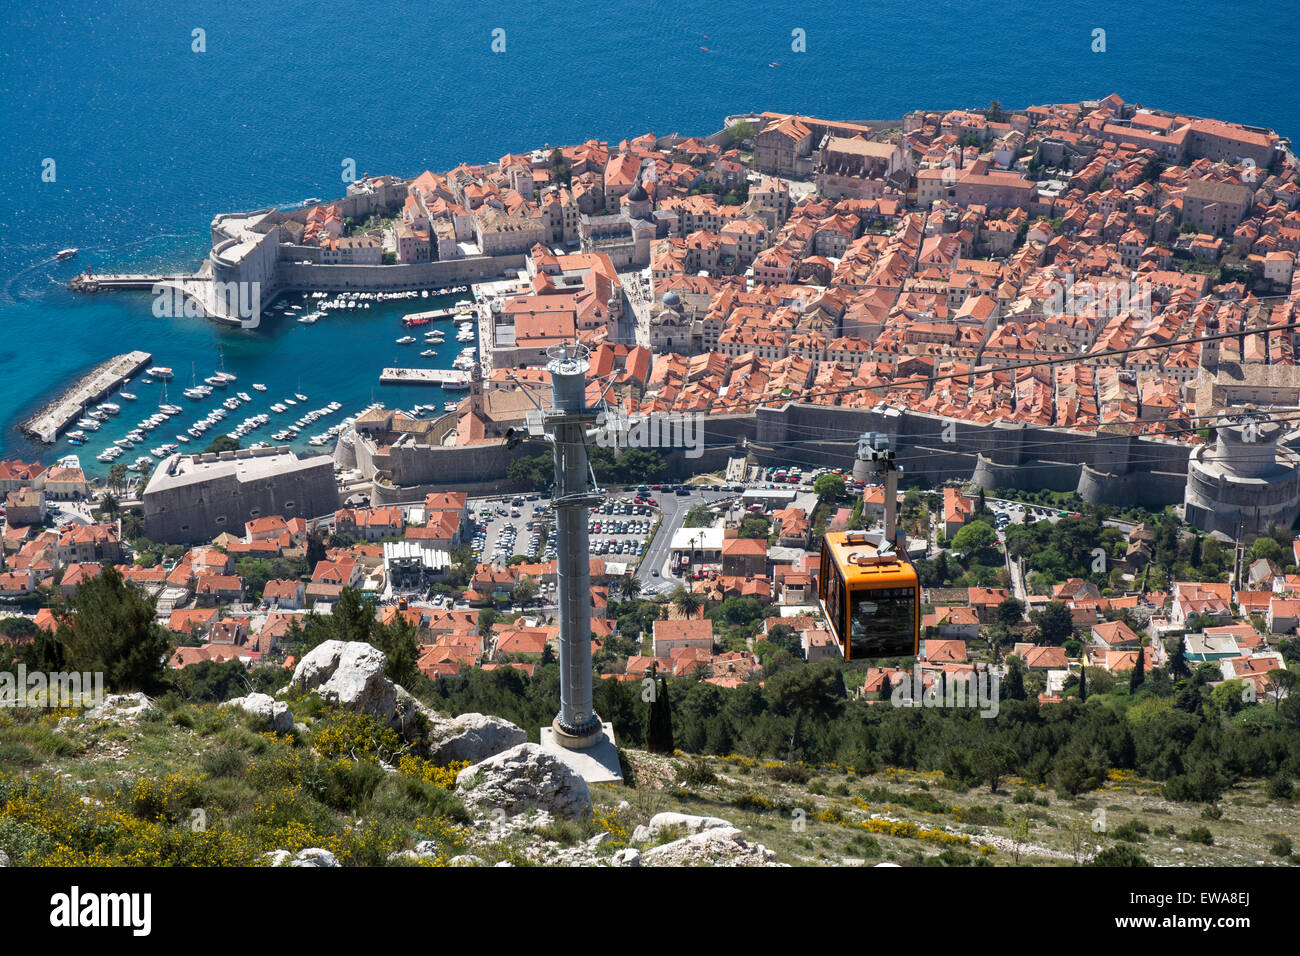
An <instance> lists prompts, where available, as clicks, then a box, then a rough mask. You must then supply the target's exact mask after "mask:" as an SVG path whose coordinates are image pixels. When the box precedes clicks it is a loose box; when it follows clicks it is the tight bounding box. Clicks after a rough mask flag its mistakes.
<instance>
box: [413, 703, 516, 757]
mask: <svg viewBox="0 0 1300 956" xmlns="http://www.w3.org/2000/svg"><path fill="white" fill-rule="evenodd" d="M527 740H528V735H527V734H526V733H524V732H523V731H522V730H521V729H520V728H518V727H516V726H515V725H514V724H512V723H511V722H510V721H508V720H502V719H501V718H499V717H488V716H485V715H484V714H461V715H460V716H459V717H455V718H452V719H450V720H448V719H447V718H445V717H438V716H437V715H434V716H433V718H432V719H431V720H430V727H429V737H428V741H429V750H430V752H431V756H432V757H433V759H434V760H435V761H436V762H438V763H441V764H448V763H452V762H454V761H457V760H468V761H469V762H470V763H478V762H479V761H480V760H486V759H487V758H488V757H493V756H495V755H496V754H499V753H503V752H505V751H507V750H509V749H510V748H511V747H517V746H519V745H520V744H522V743H525V742H526V741H527Z"/></svg>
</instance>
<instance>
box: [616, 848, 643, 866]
mask: <svg viewBox="0 0 1300 956" xmlns="http://www.w3.org/2000/svg"><path fill="white" fill-rule="evenodd" d="M609 865H610V866H640V865H641V851H640V850H634V849H632V847H626V848H624V849H622V850H618V851H616V852H615V853H614V855H613V856H612V857H610V858H609Z"/></svg>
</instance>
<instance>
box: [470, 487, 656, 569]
mask: <svg viewBox="0 0 1300 956" xmlns="http://www.w3.org/2000/svg"><path fill="white" fill-rule="evenodd" d="M651 502H654V504H652V503H651ZM550 504H551V501H550V499H549V498H547V497H545V496H543V495H540V494H527V495H514V496H505V497H499V498H498V497H494V498H474V499H471V500H470V502H469V508H470V517H471V522H472V524H473V527H474V533H473V537H472V538H471V541H470V546H471V547H472V548H473V550H474V555H475V557H476V558H478V560H479V561H482V562H483V563H485V564H505V563H506V562H507V561H509V560H510V558H512V557H514V556H515V555H523V556H525V557H527V558H528V559H529V560H530V561H533V560H537V561H543V562H545V561H552V560H554V559H555V556H556V555H555V517H554V515H553V514H552V513H551V512H550V511H549V510H548V509H549V507H550ZM656 505H657V502H655V499H654V497H653V495H650V494H647V495H644V496H642V495H638V493H637V492H626V493H624V494H619V495H614V496H612V497H611V498H609V499H608V500H607V501H606V502H605V503H604V504H603V505H601V506H600V507H598V508H593V509H592V510H591V512H590V515H589V520H588V522H587V533H588V536H589V539H590V545H591V554H592V556H593V557H600V558H604V559H605V560H607V561H615V562H618V561H621V562H625V563H628V564H633V565H635V564H636V562H637V560H638V559H639V558H640V556H641V555H642V554H643V553H644V552H645V549H646V546H647V543H648V540H649V538H650V536H651V535H652V534H653V532H654V529H655V525H656V523H657V522H658V520H659V510H658V508H657V507H656Z"/></svg>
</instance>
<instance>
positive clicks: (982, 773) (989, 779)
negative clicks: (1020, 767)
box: [971, 740, 1016, 793]
mask: <svg viewBox="0 0 1300 956" xmlns="http://www.w3.org/2000/svg"><path fill="white" fill-rule="evenodd" d="M1015 766H1016V752H1015V750H1014V749H1012V748H1011V747H1009V746H1007V744H1005V743H1003V742H1002V741H1000V740H984V741H982V742H981V743H980V744H979V745H978V746H976V747H975V750H974V752H973V753H972V754H971V772H972V773H974V774H975V776H976V777H978V778H979V779H980V780H981V781H983V782H984V783H987V784H988V785H989V793H997V792H998V784H999V783H1000V782H1001V780H1002V778H1003V777H1004V776H1006V775H1007V774H1008V773H1010V772H1011V771H1012V770H1014V769H1015Z"/></svg>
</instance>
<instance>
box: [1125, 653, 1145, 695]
mask: <svg viewBox="0 0 1300 956" xmlns="http://www.w3.org/2000/svg"><path fill="white" fill-rule="evenodd" d="M1146 679H1147V655H1146V651H1145V650H1144V649H1143V648H1141V647H1139V648H1138V653H1137V663H1136V664H1135V665H1134V666H1133V671H1132V673H1131V674H1129V678H1128V692H1129V693H1130V694H1136V693H1137V692H1138V690H1139V689H1140V688H1141V687H1142V683H1143V682H1144V681H1145V680H1146Z"/></svg>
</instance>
